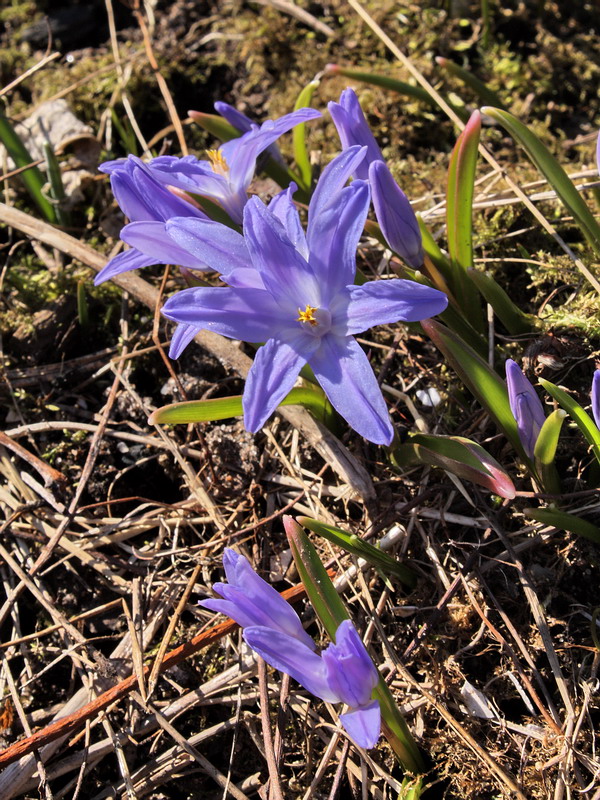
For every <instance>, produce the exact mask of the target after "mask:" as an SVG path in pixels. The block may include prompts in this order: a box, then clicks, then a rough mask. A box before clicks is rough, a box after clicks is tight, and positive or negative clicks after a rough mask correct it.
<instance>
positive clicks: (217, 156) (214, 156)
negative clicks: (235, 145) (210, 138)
mask: <svg viewBox="0 0 600 800" xmlns="http://www.w3.org/2000/svg"><path fill="white" fill-rule="evenodd" d="M206 155H207V156H208V160H209V161H210V165H211V167H212V171H213V172H216V173H217V175H227V173H228V172H229V166H228V165H227V162H226V161H225V157H224V156H223V153H221V151H220V150H207V151H206Z"/></svg>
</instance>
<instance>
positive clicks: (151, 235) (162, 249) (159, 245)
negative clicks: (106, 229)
mask: <svg viewBox="0 0 600 800" xmlns="http://www.w3.org/2000/svg"><path fill="white" fill-rule="evenodd" d="M197 221H198V222H200V221H201V220H197ZM121 239H123V241H124V242H127V244H129V245H131V246H132V247H136V248H137V249H138V250H139V251H140V252H142V253H145V254H146V255H147V256H149V257H151V258H154V263H155V264H179V265H180V266H182V267H190V268H191V269H210V267H209V266H207V264H205V263H204V262H203V261H200V260H199V259H198V258H196V256H195V255H194V254H192V253H190V252H189V251H188V250H184V248H183V247H179V246H178V245H177V244H175V241H174V240H173V239H172V238H171V236H169V234H168V233H167V230H166V226H165V223H164V222H130V223H129V225H125V227H124V228H123V230H122V231H121Z"/></svg>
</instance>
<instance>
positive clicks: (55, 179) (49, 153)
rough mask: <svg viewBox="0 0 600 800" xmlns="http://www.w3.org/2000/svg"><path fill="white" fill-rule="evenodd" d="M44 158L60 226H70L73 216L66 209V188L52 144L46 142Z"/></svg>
mask: <svg viewBox="0 0 600 800" xmlns="http://www.w3.org/2000/svg"><path fill="white" fill-rule="evenodd" d="M43 148H44V158H45V159H46V172H47V174H48V180H49V182H50V195H51V196H52V201H51V202H52V205H53V206H54V212H55V214H56V218H57V220H58V223H59V225H70V224H71V216H70V214H69V212H68V211H67V210H66V209H65V197H66V195H65V187H64V186H63V181H62V173H61V171H60V164H59V163H58V160H57V158H56V155H55V153H54V149H53V148H52V145H51V144H50V142H44V145H43Z"/></svg>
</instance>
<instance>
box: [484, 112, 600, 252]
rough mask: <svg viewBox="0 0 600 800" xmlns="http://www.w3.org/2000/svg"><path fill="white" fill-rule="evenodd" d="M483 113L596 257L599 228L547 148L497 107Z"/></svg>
mask: <svg viewBox="0 0 600 800" xmlns="http://www.w3.org/2000/svg"><path fill="white" fill-rule="evenodd" d="M481 110H482V112H483V113H484V114H486V115H487V116H488V117H491V118H492V119H495V120H496V121H497V122H499V123H500V124H501V125H502V127H503V128H505V129H506V130H507V131H508V133H509V134H510V135H511V136H512V137H513V139H515V141H517V142H518V143H519V144H520V145H521V147H523V149H524V150H525V152H526V153H527V155H528V156H529V158H530V159H531V161H532V162H533V163H534V164H535V166H536V167H537V168H538V170H539V171H540V172H541V173H542V175H543V176H544V177H545V178H546V180H547V181H548V183H549V184H550V185H551V186H552V188H553V189H554V191H555V192H556V194H557V195H558V197H560V199H561V200H562V202H563V204H564V205H565V207H566V208H567V210H568V211H569V213H570V214H572V215H573V217H574V218H575V220H576V222H577V223H578V224H579V226H580V227H581V229H582V231H583V233H584V234H585V236H586V238H587V240H588V242H589V243H590V245H591V246H592V248H593V249H594V251H595V252H596V254H597V255H600V225H599V224H598V222H597V221H596V219H595V217H594V215H593V214H592V212H591V211H590V209H589V208H588V205H587V203H586V202H585V200H584V199H583V197H582V196H581V195H580V194H579V192H578V191H577V189H576V188H575V185H574V184H573V181H572V180H571V179H570V178H569V176H568V175H567V173H566V172H565V171H564V169H563V168H562V167H561V165H560V164H559V163H558V161H557V160H556V158H555V157H554V156H553V155H552V153H550V151H549V150H548V148H547V147H546V146H545V145H544V144H543V143H542V142H541V141H540V140H539V139H538V137H537V136H536V135H535V134H534V133H532V132H531V131H530V130H529V128H528V127H527V126H526V125H524V124H523V123H522V122H521V121H520V120H518V119H517V118H516V117H514V116H513V115H512V114H509V112H508V111H502V109H499V108H491V107H489V106H485V107H484V108H482V109H481Z"/></svg>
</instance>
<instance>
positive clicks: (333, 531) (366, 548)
mask: <svg viewBox="0 0 600 800" xmlns="http://www.w3.org/2000/svg"><path fill="white" fill-rule="evenodd" d="M297 521H298V523H299V524H300V525H303V526H304V527H305V528H308V529H309V530H310V531H312V532H313V533H316V534H318V535H319V536H323V538H325V539H328V540H329V541H330V542H333V544H337V546H338V547H341V548H342V550H346V552H348V553H352V554H353V555H355V556H357V557H358V558H364V560H365V561H367V562H368V563H369V564H372V565H373V566H374V567H377V568H378V569H380V570H382V571H383V572H389V573H391V574H392V575H395V576H396V577H397V578H398V579H399V580H400V581H402V583H404V584H406V585H407V586H408V587H409V588H411V589H412V588H414V586H415V585H416V583H417V579H416V575H415V573H414V572H413V571H412V570H411V569H410V568H409V567H406V566H405V565H404V564H401V563H400V562H399V561H398V560H397V559H395V558H393V557H392V556H390V555H388V554H387V553H385V552H384V551H383V550H380V549H379V548H378V547H374V546H373V545H372V544H370V543H369V542H365V541H364V539H361V538H360V537H359V536H356V535H355V534H353V533H348V532H347V531H343V530H342V529H341V528H336V527H335V526H334V525H328V524H327V523H325V522H319V521H318V520H316V519H312V518H311V517H298V518H297Z"/></svg>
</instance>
